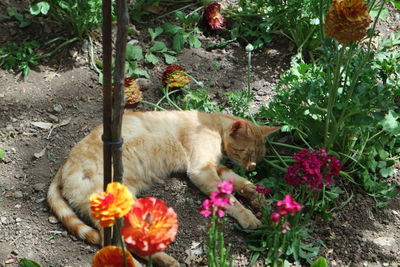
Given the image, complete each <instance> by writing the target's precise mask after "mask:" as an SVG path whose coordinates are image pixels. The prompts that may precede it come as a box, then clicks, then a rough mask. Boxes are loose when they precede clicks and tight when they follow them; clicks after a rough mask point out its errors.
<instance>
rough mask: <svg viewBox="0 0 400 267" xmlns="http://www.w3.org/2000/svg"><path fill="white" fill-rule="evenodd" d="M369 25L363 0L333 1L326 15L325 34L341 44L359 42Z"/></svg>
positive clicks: (369, 20)
mask: <svg viewBox="0 0 400 267" xmlns="http://www.w3.org/2000/svg"><path fill="white" fill-rule="evenodd" d="M370 23H371V18H370V16H369V11H368V4H367V2H365V1H364V0H333V2H332V4H331V5H330V6H329V9H328V11H327V13H326V19H325V25H324V31H325V33H326V34H327V35H328V36H330V37H332V38H334V39H336V40H338V41H339V42H341V43H345V44H346V43H350V42H354V41H359V40H361V39H362V38H364V37H365V36H366V35H367V29H368V27H369V24H370Z"/></svg>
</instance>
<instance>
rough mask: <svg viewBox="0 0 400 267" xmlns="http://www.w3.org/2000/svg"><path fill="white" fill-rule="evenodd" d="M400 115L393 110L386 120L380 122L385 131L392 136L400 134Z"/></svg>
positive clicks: (386, 116)
mask: <svg viewBox="0 0 400 267" xmlns="http://www.w3.org/2000/svg"><path fill="white" fill-rule="evenodd" d="M398 118H399V115H397V114H396V113H395V112H394V111H393V110H390V111H389V113H388V114H386V115H385V118H384V119H383V120H382V121H381V122H380V124H381V125H382V127H383V130H385V131H387V132H388V133H390V134H392V135H399V134H400V122H399V121H398V120H397V119H398Z"/></svg>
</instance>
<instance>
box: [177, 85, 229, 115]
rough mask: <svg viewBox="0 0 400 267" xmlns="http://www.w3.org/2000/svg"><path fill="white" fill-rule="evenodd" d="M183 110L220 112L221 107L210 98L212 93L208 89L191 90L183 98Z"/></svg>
mask: <svg viewBox="0 0 400 267" xmlns="http://www.w3.org/2000/svg"><path fill="white" fill-rule="evenodd" d="M181 103H182V105H181V106H182V109H183V110H192V109H195V110H200V111H204V112H220V111H221V110H222V108H221V107H219V106H218V104H217V103H216V102H214V101H211V100H210V93H209V91H208V90H207V89H204V88H202V89H197V90H189V91H187V93H186V94H185V96H184V97H183V98H182V100H181Z"/></svg>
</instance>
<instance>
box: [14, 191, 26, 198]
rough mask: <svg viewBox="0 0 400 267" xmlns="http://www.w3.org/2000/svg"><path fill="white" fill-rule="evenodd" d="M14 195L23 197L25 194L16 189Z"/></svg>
mask: <svg viewBox="0 0 400 267" xmlns="http://www.w3.org/2000/svg"><path fill="white" fill-rule="evenodd" d="M14 197H15V198H23V197H24V194H23V193H22V191H15V193H14Z"/></svg>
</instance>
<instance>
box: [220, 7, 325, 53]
mask: <svg viewBox="0 0 400 267" xmlns="http://www.w3.org/2000/svg"><path fill="white" fill-rule="evenodd" d="M325 2H327V1H325ZM319 3H320V1H317V0H290V1H282V0H267V1H265V0H255V1H252V0H240V1H239V3H238V5H239V7H230V8H229V10H228V17H229V18H231V19H232V20H233V21H234V22H233V28H232V30H230V33H231V39H234V40H236V39H242V40H244V41H245V42H246V43H251V44H252V45H253V46H254V47H255V48H256V49H257V48H261V47H263V46H264V45H265V44H267V43H269V42H270V41H271V40H272V38H271V34H274V33H279V34H282V35H284V36H286V37H287V38H289V39H290V40H291V41H293V42H294V43H295V44H296V46H297V48H298V49H299V51H312V50H314V49H316V48H317V47H318V46H319V45H320V43H321V39H322V36H321V34H322V31H321V25H320V21H321V18H322V9H318V7H319V6H320V4H319ZM325 5H326V3H325Z"/></svg>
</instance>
